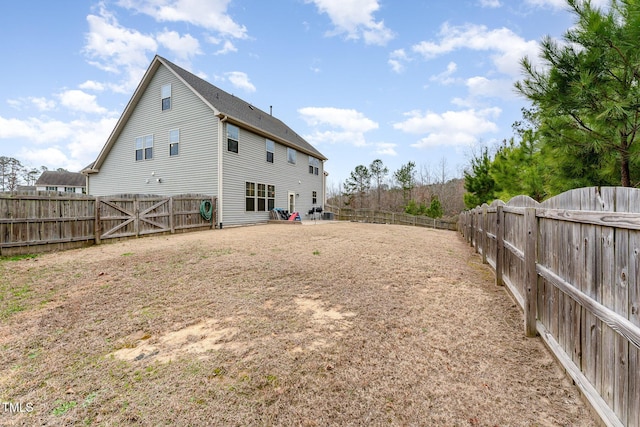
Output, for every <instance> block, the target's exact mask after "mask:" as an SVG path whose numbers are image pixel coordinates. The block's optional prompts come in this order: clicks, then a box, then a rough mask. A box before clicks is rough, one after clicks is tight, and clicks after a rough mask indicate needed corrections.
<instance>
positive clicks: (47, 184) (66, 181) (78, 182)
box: [35, 171, 87, 194]
mask: <svg viewBox="0 0 640 427" xmlns="http://www.w3.org/2000/svg"><path fill="white" fill-rule="evenodd" d="M86 182H87V179H86V177H85V176H84V175H82V174H81V173H78V172H68V171H44V172H42V174H41V175H40V177H39V178H38V180H37V181H36V184H35V190H36V191H58V192H60V193H76V194H84V193H85V191H86Z"/></svg>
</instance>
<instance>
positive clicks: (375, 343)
mask: <svg viewBox="0 0 640 427" xmlns="http://www.w3.org/2000/svg"><path fill="white" fill-rule="evenodd" d="M0 273H1V274H2V276H1V277H0V290H1V291H2V293H1V294H0V295H1V296H2V299H1V300H0V349H1V353H0V354H1V360H0V402H14V403H18V402H19V403H23V404H26V403H32V404H33V407H34V410H33V411H31V412H29V413H18V414H15V413H13V414H12V413H7V412H3V408H2V406H0V424H2V425H21V424H26V425H36V424H38V425H43V424H46V425H61V424H68V425H71V424H80V425H83V424H84V425H105V426H110V425H130V424H138V425H148V426H159V425H303V426H325V425H449V426H454V425H457V426H466V425H472V426H476V425H477V426H495V425H500V426H505V425H509V426H518V425H541V426H550V425H580V426H588V425H595V422H594V421H593V418H592V415H591V413H590V412H589V411H588V409H587V408H586V407H585V404H584V403H583V402H582V400H581V399H580V397H579V393H578V391H577V389H576V388H575V387H574V386H573V385H572V384H571V382H570V381H569V380H568V379H567V377H566V376H565V374H564V373H563V371H562V370H561V369H560V368H559V367H558V365H557V363H556V362H555V360H554V359H553V358H552V356H551V355H550V354H549V352H548V351H547V350H546V349H545V347H544V346H543V344H542V342H541V341H540V340H539V339H526V338H524V336H523V328H522V314H521V313H520V311H519V310H518V309H517V308H516V306H515V305H514V304H513V302H512V300H511V299H510V298H509V296H508V295H507V294H506V292H505V290H504V289H499V288H496V287H495V286H494V285H493V279H492V275H491V274H490V271H489V270H488V268H487V267H485V266H483V265H481V263H480V259H479V257H478V256H476V255H474V254H473V253H472V251H471V250H470V249H469V247H468V246H466V245H465V244H464V242H463V241H462V239H461V238H460V237H459V236H458V235H457V234H456V233H454V232H446V231H434V230H429V229H420V228H411V227H402V226H387V225H366V224H354V223H325V224H322V225H317V226H301V227H300V226H294V227H287V226H280V225H268V226H259V227H246V228H235V229H224V230H216V231H207V232H198V233H191V234H184V235H177V236H170V237H150V238H145V239H139V240H130V241H125V242H119V243H114V244H108V245H102V246H97V247H92V248H88V249H82V250H74V251H68V252H63V253H57V254H50V255H43V256H39V257H37V258H36V259H25V260H20V261H3V262H0Z"/></svg>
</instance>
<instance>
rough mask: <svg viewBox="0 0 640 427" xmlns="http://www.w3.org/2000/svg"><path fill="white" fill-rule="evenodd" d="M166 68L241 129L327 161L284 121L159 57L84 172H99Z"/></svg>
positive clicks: (154, 60)
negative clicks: (154, 80) (158, 73)
mask: <svg viewBox="0 0 640 427" xmlns="http://www.w3.org/2000/svg"><path fill="white" fill-rule="evenodd" d="M161 65H164V66H165V67H167V69H168V70H170V71H171V72H172V73H174V75H175V76H176V77H177V78H178V79H180V80H181V81H182V82H183V83H184V84H185V85H186V86H187V87H189V88H190V89H191V90H192V91H193V92H194V93H195V94H196V95H197V96H198V97H199V98H200V99H202V101H203V102H204V103H205V104H207V105H208V106H209V107H210V108H211V109H212V110H213V112H214V114H216V115H217V116H218V117H220V118H225V119H226V120H227V121H229V122H231V123H234V124H236V125H238V126H240V127H242V128H245V129H249V130H251V131H252V132H255V133H257V134H259V135H262V136H264V137H266V138H269V139H273V140H275V141H277V142H279V143H281V144H283V145H286V146H289V147H291V148H294V149H297V150H298V151H301V152H303V153H306V154H309V155H311V156H313V157H317V158H318V159H320V160H327V158H326V157H325V156H324V155H322V153H320V152H319V151H318V150H317V149H316V148H315V147H314V146H313V145H311V144H310V143H308V142H307V141H305V139H304V138H302V137H301V136H300V135H298V134H297V133H295V132H294V131H293V130H292V129H291V128H290V127H289V126H287V125H286V124H284V123H283V122H282V121H281V120H279V119H277V118H275V117H274V116H273V115H271V114H270V113H266V112H264V111H262V110H261V109H259V108H257V107H255V106H253V105H251V104H249V103H248V102H246V101H244V100H242V99H240V98H238V97H237V96H234V95H232V94H230V93H228V92H225V91H224V90H222V89H220V88H219V87H217V86H214V85H212V84H211V83H209V82H207V81H206V80H203V79H201V78H200V77H198V76H196V75H194V74H192V73H190V72H189V71H187V70H185V69H184V68H181V67H179V66H178V65H176V64H174V63H173V62H171V61H169V60H167V59H165V58H163V57H161V56H159V55H156V56H155V57H154V58H153V61H151V65H149V68H148V69H147V71H146V73H145V75H144V77H143V78H142V80H141V81H140V84H139V85H138V87H137V89H136V91H135V92H134V94H133V96H132V98H131V100H130V101H129V103H128V104H127V106H126V108H125V110H124V112H123V114H122V116H121V117H120V119H119V120H118V123H117V124H116V127H115V128H114V130H113V132H112V133H111V135H110V136H109V139H108V140H107V143H106V144H105V146H104V147H103V149H102V151H101V152H100V154H98V158H97V159H96V161H95V162H93V163H92V164H91V165H89V166H88V167H87V168H85V169H84V170H83V173H95V172H97V171H98V170H99V168H100V166H102V163H103V162H104V160H105V158H106V156H107V154H108V153H109V151H110V150H111V147H112V146H113V144H114V143H115V141H116V140H117V138H118V135H119V134H120V132H121V131H122V129H123V128H124V125H125V124H126V122H127V120H128V119H129V117H130V116H131V114H132V113H133V110H134V109H135V106H136V104H137V103H138V100H139V99H140V98H141V97H142V94H143V93H144V91H145V89H146V88H147V86H148V85H149V83H150V81H151V79H152V77H153V75H154V74H155V72H156V71H157V69H158V68H159V67H160V66H161Z"/></svg>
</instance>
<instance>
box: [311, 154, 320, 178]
mask: <svg viewBox="0 0 640 427" xmlns="http://www.w3.org/2000/svg"><path fill="white" fill-rule="evenodd" d="M319 170H320V160H319V159H316V158H315V157H312V156H309V173H311V174H314V175H318V172H319Z"/></svg>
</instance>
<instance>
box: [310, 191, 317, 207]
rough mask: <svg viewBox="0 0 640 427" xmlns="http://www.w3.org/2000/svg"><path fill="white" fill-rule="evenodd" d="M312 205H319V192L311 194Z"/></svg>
mask: <svg viewBox="0 0 640 427" xmlns="http://www.w3.org/2000/svg"><path fill="white" fill-rule="evenodd" d="M311 204H313V205H317V204H318V192H317V191H312V192H311Z"/></svg>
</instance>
